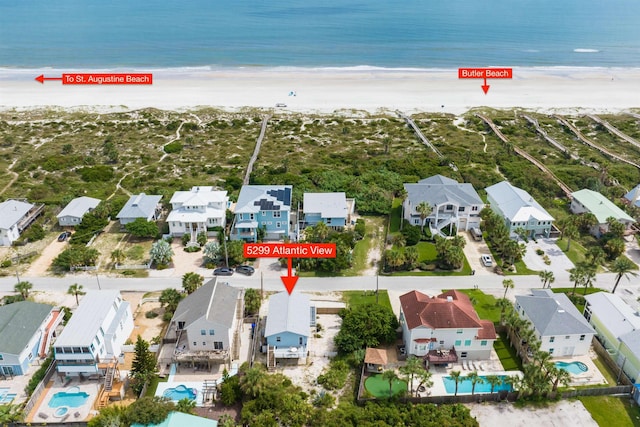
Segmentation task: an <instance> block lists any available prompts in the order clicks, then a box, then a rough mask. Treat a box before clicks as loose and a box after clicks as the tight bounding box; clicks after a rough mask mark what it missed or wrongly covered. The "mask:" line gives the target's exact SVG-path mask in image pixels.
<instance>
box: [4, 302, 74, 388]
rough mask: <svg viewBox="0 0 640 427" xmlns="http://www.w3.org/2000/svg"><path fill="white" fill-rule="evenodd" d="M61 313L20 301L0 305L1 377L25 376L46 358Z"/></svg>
mask: <svg viewBox="0 0 640 427" xmlns="http://www.w3.org/2000/svg"><path fill="white" fill-rule="evenodd" d="M63 317H64V316H63V314H62V311H61V310H60V309H57V308H54V307H53V306H51V305H49V304H39V303H35V302H31V301H19V302H14V303H13V304H7V305H3V306H0V377H3V378H5V379H7V378H9V377H12V376H14V375H25V374H26V373H27V370H28V369H29V366H30V364H31V363H32V362H33V361H34V360H37V359H38V358H42V357H46V356H47V354H48V353H49V346H50V345H51V340H52V338H53V336H54V332H55V329H56V327H57V326H58V325H59V324H60V323H61V322H62V318H63Z"/></svg>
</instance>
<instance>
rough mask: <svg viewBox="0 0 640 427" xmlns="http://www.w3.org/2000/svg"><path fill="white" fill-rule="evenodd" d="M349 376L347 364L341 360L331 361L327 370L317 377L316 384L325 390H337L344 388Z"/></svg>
mask: <svg viewBox="0 0 640 427" xmlns="http://www.w3.org/2000/svg"><path fill="white" fill-rule="evenodd" d="M348 374H349V364H348V363H347V362H345V361H344V360H342V359H333V360H332V361H331V363H330V364H329V370H328V371H327V372H326V373H324V374H321V375H319V376H318V384H320V385H322V386H323V387H324V388H326V389H327V390H339V389H341V388H342V387H344V385H345V383H346V382H347V376H348Z"/></svg>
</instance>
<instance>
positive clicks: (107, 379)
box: [104, 364, 115, 392]
mask: <svg viewBox="0 0 640 427" xmlns="http://www.w3.org/2000/svg"><path fill="white" fill-rule="evenodd" d="M114 373H115V367H114V366H113V365H111V364H110V365H109V366H108V367H107V371H106V372H105V374H104V391H106V392H110V391H111V389H112V388H113V374H114Z"/></svg>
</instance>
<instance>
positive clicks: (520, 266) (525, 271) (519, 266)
mask: <svg viewBox="0 0 640 427" xmlns="http://www.w3.org/2000/svg"><path fill="white" fill-rule="evenodd" d="M572 245H573V243H572ZM515 266H516V271H515V272H511V271H509V270H504V275H505V276H530V275H532V274H533V275H535V274H538V270H530V269H529V267H527V265H526V264H525V263H524V261H522V260H520V261H516V262H515Z"/></svg>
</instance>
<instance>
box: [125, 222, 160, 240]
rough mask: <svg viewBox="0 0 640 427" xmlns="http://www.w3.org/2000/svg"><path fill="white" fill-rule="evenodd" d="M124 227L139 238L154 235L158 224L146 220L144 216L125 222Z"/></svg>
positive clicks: (156, 232)
mask: <svg viewBox="0 0 640 427" xmlns="http://www.w3.org/2000/svg"><path fill="white" fill-rule="evenodd" d="M124 229H125V230H126V231H127V233H129V234H131V235H132V236H135V237H139V238H144V237H156V236H157V235H158V233H159V230H158V224H156V223H155V222H153V221H147V220H146V219H144V218H136V219H135V220H134V221H132V222H129V223H127V224H126V225H125V226H124Z"/></svg>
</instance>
